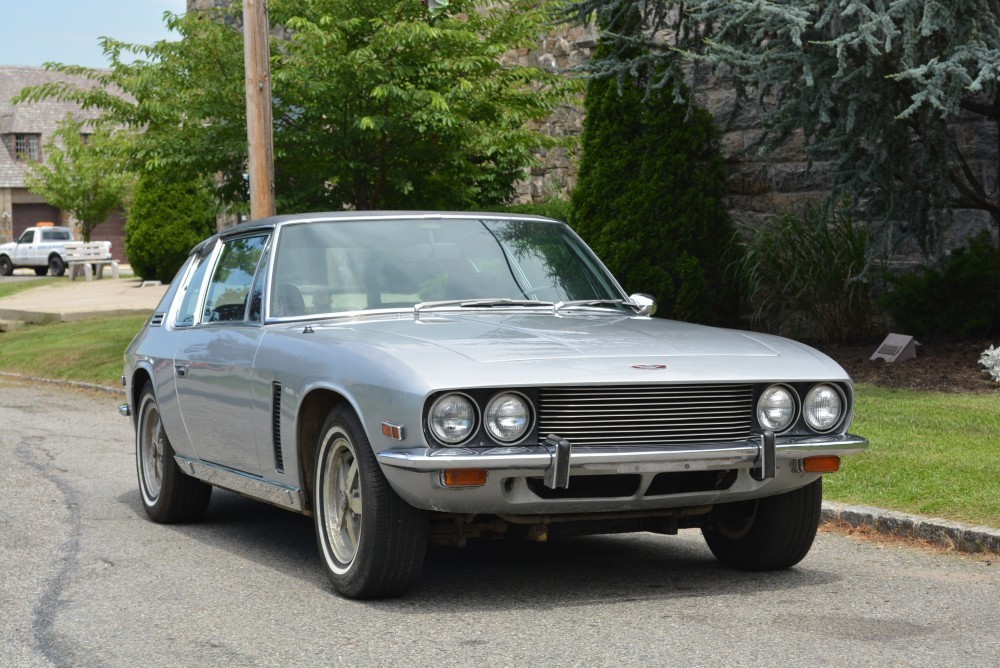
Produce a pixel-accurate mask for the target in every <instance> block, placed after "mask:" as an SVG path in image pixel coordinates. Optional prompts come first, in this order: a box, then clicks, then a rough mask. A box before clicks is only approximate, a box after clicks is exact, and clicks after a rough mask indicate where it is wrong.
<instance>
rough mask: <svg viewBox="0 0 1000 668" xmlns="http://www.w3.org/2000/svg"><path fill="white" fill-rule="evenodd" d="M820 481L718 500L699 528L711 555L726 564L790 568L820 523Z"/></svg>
mask: <svg viewBox="0 0 1000 668" xmlns="http://www.w3.org/2000/svg"><path fill="white" fill-rule="evenodd" d="M822 501H823V480H822V478H820V479H817V480H816V481H815V482H813V483H810V484H808V485H806V486H805V487H802V488H799V489H796V490H793V491H791V492H786V493H784V494H779V495H777V496H769V497H766V498H763V499H756V500H754V501H738V502H735V503H721V504H719V505H717V506H716V507H715V509H714V510H713V511H712V513H711V515H709V518H708V522H707V524H706V525H705V527H704V528H702V534H703V535H704V536H705V542H706V543H708V547H709V549H710V550H712V554H714V555H715V557H716V558H717V559H718V560H719V561H721V562H722V563H724V564H725V565H726V566H729V567H731V568H738V569H740V570H744V571H772V570H780V569H782V568H791V567H792V566H794V565H795V564H797V563H799V562H800V561H802V559H803V558H804V557H805V556H806V553H808V552H809V548H810V547H812V543H813V539H814V538H816V530H817V528H818V527H819V517H820V510H821V506H822Z"/></svg>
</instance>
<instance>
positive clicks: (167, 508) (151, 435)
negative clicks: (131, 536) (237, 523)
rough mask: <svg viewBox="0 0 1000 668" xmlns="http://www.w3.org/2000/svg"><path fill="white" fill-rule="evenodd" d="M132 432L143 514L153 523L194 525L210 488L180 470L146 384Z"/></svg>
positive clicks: (210, 494)
mask: <svg viewBox="0 0 1000 668" xmlns="http://www.w3.org/2000/svg"><path fill="white" fill-rule="evenodd" d="M138 415H139V418H138V420H136V429H135V465H136V470H137V472H138V474H139V492H140V495H141V496H142V506H143V508H145V510H146V514H147V515H149V517H150V519H152V520H153V521H154V522H161V523H164V524H173V523H177V522H197V521H198V520H200V519H201V518H202V517H203V516H204V515H205V510H206V509H207V508H208V502H209V499H210V498H211V496H212V486H211V485H207V484H205V483H203V482H202V481H200V480H198V479H196V478H192V477H190V476H188V475H186V474H185V473H184V472H183V471H181V469H180V467H179V466H177V462H176V460H174V449H173V447H172V446H171V445H170V439H168V438H167V432H166V431H164V429H163V422H162V421H161V420H160V409H159V408H158V407H157V405H156V397H155V396H154V394H153V388H152V387H151V386H150V385H149V384H148V383H147V384H146V386H145V387H144V388H142V394H141V395H140V396H139V413H138Z"/></svg>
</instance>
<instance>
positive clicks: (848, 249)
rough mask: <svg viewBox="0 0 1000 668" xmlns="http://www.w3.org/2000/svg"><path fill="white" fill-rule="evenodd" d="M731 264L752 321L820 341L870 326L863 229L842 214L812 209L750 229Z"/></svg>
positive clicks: (860, 333) (872, 308)
mask: <svg viewBox="0 0 1000 668" xmlns="http://www.w3.org/2000/svg"><path fill="white" fill-rule="evenodd" d="M746 236H747V238H748V241H746V242H744V243H743V244H742V246H743V248H742V252H743V254H742V257H741V258H740V259H739V260H738V261H737V262H736V263H735V265H734V268H735V270H736V275H737V277H738V279H739V282H740V284H741V286H742V290H743V296H744V299H745V300H746V302H747V304H748V306H749V307H750V309H751V311H752V318H753V327H754V328H755V329H759V330H762V331H767V332H775V333H780V334H783V335H787V336H793V337H799V338H808V339H817V340H820V341H825V342H829V341H838V342H842V341H848V340H851V339H857V338H862V337H865V336H867V335H868V334H870V333H871V332H872V331H873V329H874V324H875V320H876V305H875V301H874V299H873V296H872V286H871V283H870V281H869V276H868V272H867V271H866V269H867V266H868V247H869V245H868V234H867V232H866V231H865V230H864V228H862V227H860V226H857V225H855V224H854V223H853V221H852V220H851V219H850V218H849V217H847V216H840V215H835V216H833V218H832V220H829V221H828V220H827V218H826V217H825V216H824V215H823V214H822V213H821V212H820V211H819V210H818V209H815V208H807V209H805V210H804V211H803V212H802V213H801V214H785V215H783V216H780V217H778V218H775V219H774V220H772V221H771V222H769V223H767V224H765V225H764V226H762V227H761V228H759V229H757V230H752V231H748V234H747V235H746Z"/></svg>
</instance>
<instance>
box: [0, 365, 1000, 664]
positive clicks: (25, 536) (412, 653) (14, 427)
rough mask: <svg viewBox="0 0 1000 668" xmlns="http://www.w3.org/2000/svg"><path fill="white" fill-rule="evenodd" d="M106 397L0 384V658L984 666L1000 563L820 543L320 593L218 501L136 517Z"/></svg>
mask: <svg viewBox="0 0 1000 668" xmlns="http://www.w3.org/2000/svg"><path fill="white" fill-rule="evenodd" d="M117 403H118V397H115V396H110V395H106V394H84V393H80V392H74V391H67V390H63V389H56V388H45V387H41V388H39V387H30V386H28V385H24V384H15V383H11V382H7V381H0V582H2V585H0V606H2V610H3V618H4V619H3V624H2V625H0V665H3V666H8V665H9V666H49V665H54V666H135V665H144V666H166V665H222V664H226V665H228V666H256V665H278V664H282V663H289V664H294V665H326V666H332V665H345V666H357V665H406V666H428V665H437V666H452V665H475V666H495V665H496V666H505V665H509V666H528V665H546V666H547V665H558V666H575V665H582V666H619V665H637V666H638V665H641V666H669V665H682V664H683V665H685V666H720V665H733V666H737V665H747V666H758V665H781V666H790V665H810V666H815V665H830V666H853V665H865V666H890V665H891V666H985V665H996V663H997V661H998V657H1000V618H998V615H1000V608H998V603H1000V567H998V565H997V564H996V563H993V564H989V563H986V562H984V561H982V560H974V559H970V558H962V557H956V556H950V555H942V554H931V553H925V552H920V551H914V550H910V549H905V548H896V547H884V548H879V547H878V546H876V545H874V544H871V543H864V542H859V541H856V540H854V539H851V538H846V537H842V536H838V535H832V534H822V535H821V536H820V538H819V540H818V543H817V544H816V546H815V547H814V548H813V551H812V552H811V553H810V555H809V556H808V557H807V558H806V560H805V561H804V562H803V563H802V564H801V565H800V566H799V567H798V568H796V569H794V570H791V571H787V572H784V573H777V574H765V575H751V574H744V573H736V572H732V571H728V570H725V569H723V568H721V567H719V566H718V565H717V564H716V563H715V561H714V560H713V559H712V557H711V555H710V553H709V552H708V550H707V548H705V546H704V544H703V542H702V541H701V539H700V536H699V534H697V533H695V532H682V535H681V536H678V537H660V536H653V535H646V534H641V535H631V536H616V537H592V538H581V539H575V540H568V541H565V542H561V543H552V544H548V545H536V544H507V543H499V544H489V545H485V546H482V545H481V546H478V547H470V548H467V549H465V550H464V551H461V550H456V549H443V548H441V549H434V550H432V551H431V554H430V560H429V562H428V564H427V566H426V567H425V569H424V573H423V579H422V581H421V583H420V585H419V586H418V587H417V588H416V589H415V590H414V591H412V592H411V593H410V594H409V595H408V596H406V597H405V598H402V599H399V600H395V601H384V602H375V603H358V602H353V601H348V600H345V599H341V598H338V597H337V596H336V595H334V594H332V593H331V592H330V590H329V588H328V587H327V584H326V581H325V576H324V575H323V574H322V573H321V571H320V568H319V565H318V561H317V557H316V554H315V545H314V542H313V535H312V525H311V523H310V520H309V519H307V518H302V517H298V516H295V515H292V514H289V513H286V512H284V511H281V510H277V509H273V508H270V507H268V506H264V505H261V504H258V503H255V502H252V501H248V500H245V499H242V498H240V497H237V496H235V495H231V494H227V493H217V494H216V495H215V496H214V497H213V501H212V505H211V507H210V510H209V516H208V518H207V520H206V521H205V522H204V523H202V524H199V525H191V526H178V527H165V526H159V525H154V524H152V523H151V522H148V521H147V520H146V519H145V516H144V514H143V512H142V508H141V506H140V503H139V499H138V493H137V491H136V485H135V473H134V469H133V456H132V450H131V432H130V428H129V424H128V421H127V420H125V419H124V418H121V417H119V416H118V415H117V412H116V410H115V407H116V405H117Z"/></svg>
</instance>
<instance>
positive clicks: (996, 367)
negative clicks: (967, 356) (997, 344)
mask: <svg viewBox="0 0 1000 668" xmlns="http://www.w3.org/2000/svg"><path fill="white" fill-rule="evenodd" d="M979 363H980V364H982V365H983V366H984V367H986V368H985V369H983V373H985V374H988V375H989V377H990V378H992V379H993V380H995V381H996V382H998V383H1000V348H994V347H993V346H990V347H989V348H987V349H986V350H984V351H983V354H982V355H980V356H979Z"/></svg>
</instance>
